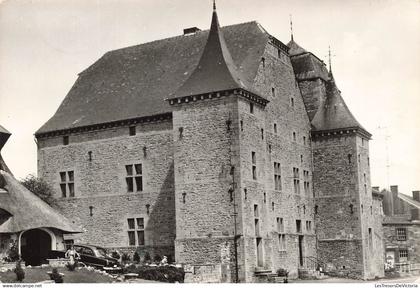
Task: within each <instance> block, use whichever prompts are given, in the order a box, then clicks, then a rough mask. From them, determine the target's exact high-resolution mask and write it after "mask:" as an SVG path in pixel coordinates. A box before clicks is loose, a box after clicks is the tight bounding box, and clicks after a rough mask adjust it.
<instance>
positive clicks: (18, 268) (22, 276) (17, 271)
mask: <svg viewBox="0 0 420 288" xmlns="http://www.w3.org/2000/svg"><path fill="white" fill-rule="evenodd" d="M13 272H15V274H16V280H17V281H18V282H22V280H23V279H25V271H23V269H22V266H21V261H20V260H19V261H18V262H16V268H15V269H13Z"/></svg>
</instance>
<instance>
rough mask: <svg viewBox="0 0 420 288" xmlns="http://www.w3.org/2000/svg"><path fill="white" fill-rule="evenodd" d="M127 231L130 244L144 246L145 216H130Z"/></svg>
mask: <svg viewBox="0 0 420 288" xmlns="http://www.w3.org/2000/svg"><path fill="white" fill-rule="evenodd" d="M127 225H128V229H127V233H128V245H129V246H143V245H145V241H144V218H128V219H127Z"/></svg>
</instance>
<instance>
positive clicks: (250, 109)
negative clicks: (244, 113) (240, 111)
mask: <svg viewBox="0 0 420 288" xmlns="http://www.w3.org/2000/svg"><path fill="white" fill-rule="evenodd" d="M249 113H251V114H254V103H249Z"/></svg>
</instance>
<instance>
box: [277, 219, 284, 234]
mask: <svg viewBox="0 0 420 288" xmlns="http://www.w3.org/2000/svg"><path fill="white" fill-rule="evenodd" d="M276 220H277V232H279V233H283V232H284V224H283V218H280V217H277V219H276Z"/></svg>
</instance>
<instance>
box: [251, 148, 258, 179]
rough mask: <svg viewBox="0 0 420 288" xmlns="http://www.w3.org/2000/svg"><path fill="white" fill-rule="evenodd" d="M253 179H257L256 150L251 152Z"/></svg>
mask: <svg viewBox="0 0 420 288" xmlns="http://www.w3.org/2000/svg"><path fill="white" fill-rule="evenodd" d="M251 162H252V179H254V180H257V156H256V154H255V152H254V151H252V152H251Z"/></svg>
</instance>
